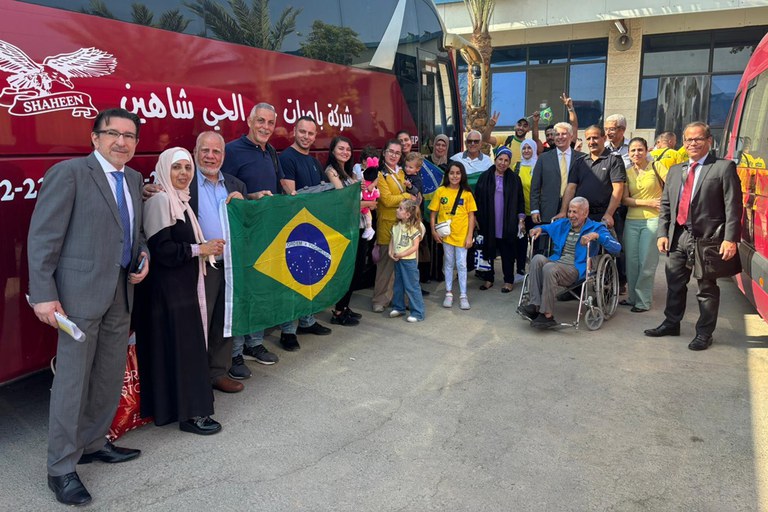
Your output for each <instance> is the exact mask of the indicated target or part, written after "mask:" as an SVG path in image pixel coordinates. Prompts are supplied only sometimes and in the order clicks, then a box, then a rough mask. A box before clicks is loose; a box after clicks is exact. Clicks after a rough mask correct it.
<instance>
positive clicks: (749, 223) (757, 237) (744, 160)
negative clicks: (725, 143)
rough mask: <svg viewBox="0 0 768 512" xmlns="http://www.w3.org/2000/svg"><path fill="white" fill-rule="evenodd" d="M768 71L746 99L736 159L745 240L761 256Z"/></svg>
mask: <svg viewBox="0 0 768 512" xmlns="http://www.w3.org/2000/svg"><path fill="white" fill-rule="evenodd" d="M767 115H768V71H764V72H763V73H761V74H760V75H759V76H758V77H757V79H756V80H755V82H754V85H752V87H750V88H749V89H747V92H746V94H745V97H744V107H743V109H742V115H741V121H740V122H739V128H738V130H739V131H738V134H737V144H736V152H735V153H734V155H735V156H737V155H739V161H738V163H737V164H736V165H737V168H738V172H739V178H740V180H741V186H742V192H743V193H744V219H743V226H744V229H743V230H742V240H743V241H744V242H746V243H748V244H750V245H753V246H754V248H755V250H757V251H758V252H760V253H761V254H765V253H767V252H768V236H767V235H768V216H767V214H768V195H766V192H768V174H766V170H765V158H766V156H768V155H767V154H766V150H767V149H768V140H767V139H766V138H767V137H768V128H767V127H766V124H765V119H766V116H767Z"/></svg>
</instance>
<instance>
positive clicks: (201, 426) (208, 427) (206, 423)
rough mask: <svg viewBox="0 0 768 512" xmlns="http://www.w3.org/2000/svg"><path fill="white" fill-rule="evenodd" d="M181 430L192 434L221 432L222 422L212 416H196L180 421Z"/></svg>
mask: <svg viewBox="0 0 768 512" xmlns="http://www.w3.org/2000/svg"><path fill="white" fill-rule="evenodd" d="M179 430H181V431H183V432H189V433H190V434H198V435H201V436H209V435H211V434H217V433H219V432H221V423H219V422H218V421H216V420H214V419H213V418H211V417H210V416H195V417H194V418H189V419H188V420H187V421H180V422H179Z"/></svg>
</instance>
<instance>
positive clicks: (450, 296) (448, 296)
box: [443, 293, 453, 308]
mask: <svg viewBox="0 0 768 512" xmlns="http://www.w3.org/2000/svg"><path fill="white" fill-rule="evenodd" d="M451 306H453V294H452V293H446V294H445V300H443V307H444V308H450V307H451Z"/></svg>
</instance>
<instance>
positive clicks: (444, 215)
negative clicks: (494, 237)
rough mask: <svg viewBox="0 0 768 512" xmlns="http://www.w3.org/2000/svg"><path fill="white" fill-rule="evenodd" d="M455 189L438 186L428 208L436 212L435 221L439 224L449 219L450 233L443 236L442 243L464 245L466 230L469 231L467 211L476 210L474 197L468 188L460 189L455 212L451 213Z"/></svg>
mask: <svg viewBox="0 0 768 512" xmlns="http://www.w3.org/2000/svg"><path fill="white" fill-rule="evenodd" d="M458 192H459V191H458V190H457V189H453V188H448V187H440V188H438V189H437V190H436V191H435V195H434V196H433V197H432V201H431V202H430V203H429V209H430V210H431V211H433V212H437V222H435V224H440V223H441V222H445V221H446V220H448V219H451V234H450V235H448V237H447V238H443V243H446V244H450V245H453V246H456V247H464V243H465V242H466V241H467V232H468V231H469V212H476V211H477V204H475V197H474V196H473V195H472V192H470V191H469V190H462V192H461V198H460V199H459V206H458V207H457V208H456V214H455V215H451V210H452V209H453V202H454V201H455V200H456V194H458Z"/></svg>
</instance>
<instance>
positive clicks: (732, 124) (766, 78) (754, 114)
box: [720, 35, 768, 320]
mask: <svg viewBox="0 0 768 512" xmlns="http://www.w3.org/2000/svg"><path fill="white" fill-rule="evenodd" d="M720 156H721V157H722V158H730V159H732V160H733V161H734V162H736V167H737V170H738V173H739V178H740V179H741V189H742V193H743V195H744V214H743V217H742V230H741V244H740V245H739V253H740V255H741V263H742V267H743V271H742V273H741V274H740V275H738V276H736V281H737V283H738V285H739V288H741V291H742V292H743V293H744V295H746V297H747V298H748V299H749V301H750V302H752V304H754V306H755V308H756V309H757V311H758V313H760V316H762V317H763V319H764V320H768V170H767V169H766V164H765V163H766V161H767V160H768V35H767V36H765V37H764V38H763V40H762V41H761V42H760V44H759V45H758V46H757V48H755V51H754V53H753V54H752V57H751V58H750V60H749V63H748V64H747V68H746V70H745V71H744V75H743V76H742V78H741V82H740V83H739V87H738V89H737V90H736V96H735V97H734V100H733V106H732V107H731V111H730V113H729V114H728V119H727V121H726V127H725V131H724V133H723V140H722V144H721V145H720Z"/></svg>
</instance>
